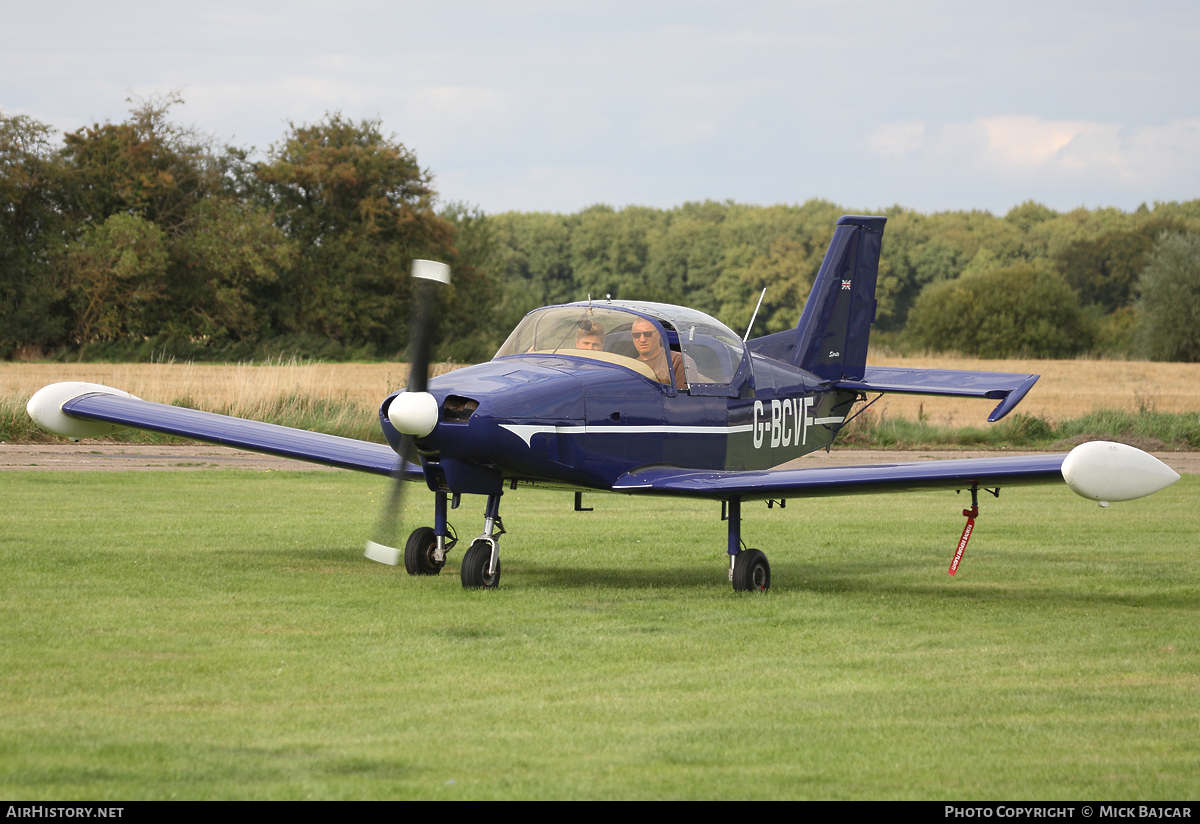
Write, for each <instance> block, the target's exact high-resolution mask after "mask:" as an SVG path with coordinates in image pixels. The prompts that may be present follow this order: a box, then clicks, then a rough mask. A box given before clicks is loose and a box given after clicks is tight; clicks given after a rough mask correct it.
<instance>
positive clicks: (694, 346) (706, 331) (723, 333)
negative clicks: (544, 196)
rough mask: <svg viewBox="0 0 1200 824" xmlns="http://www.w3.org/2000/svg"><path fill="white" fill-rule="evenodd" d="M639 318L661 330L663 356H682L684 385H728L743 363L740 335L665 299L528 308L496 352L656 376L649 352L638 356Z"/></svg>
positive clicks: (497, 353)
mask: <svg viewBox="0 0 1200 824" xmlns="http://www.w3.org/2000/svg"><path fill="white" fill-rule="evenodd" d="M639 320H641V321H649V322H650V323H652V324H653V325H654V327H655V330H656V331H657V332H658V333H659V334H658V337H659V340H658V341H656V345H657V346H661V347H664V349H663V353H662V354H663V355H664V356H665V358H668V359H669V358H671V357H672V355H671V354H670V353H672V352H679V353H681V355H682V356H683V364H684V373H685V374H684V376H678V375H677V376H676V380H677V381H678V382H679V383H680V384H681V385H680V386H679V387H678V388H679V389H681V390H682V389H688V388H691V387H692V386H695V385H711V384H728V383H730V382H731V381H732V380H733V378H734V375H735V374H736V372H737V370H738V367H739V365H740V364H741V363H742V358H743V346H742V341H741V339H740V338H738V336H737V335H736V334H734V332H733V331H732V330H730V329H729V328H728V327H727V326H725V325H724V324H723V323H721V322H719V321H717V320H714V319H713V318H710V317H709V316H708V315H706V314H704V313H703V312H697V311H695V310H694V309H687V308H684V307H681V306H669V305H666V304H661V303H634V302H625V301H622V302H612V303H609V302H607V301H606V302H604V303H602V304H601V303H573V304H569V305H566V306H549V307H546V308H545V309H538V310H535V311H533V312H530V313H529V314H528V315H526V316H525V319H524V320H522V321H521V323H520V324H519V325H518V326H517V328H516V329H514V330H513V332H512V334H511V335H509V336H508V340H506V341H505V342H504V345H503V346H501V347H500V350H499V351H498V352H496V357H497V358H501V357H505V356H506V355H523V354H555V355H567V356H571V357H579V358H588V359H591V360H601V361H605V362H607V363H614V364H617V365H619V366H624V367H625V368H627V369H632V370H633V371H635V372H637V373H639V374H641V375H644V376H646V377H650V378H651V379H656V378H655V377H654V374H655V373H654V371H653V370H652V369H651V368H650V367H649V366H648V365H647V361H648V360H650V359H651V358H650V356H645V355H644V356H643V357H642V358H639V352H638V349H637V347H636V346H635V343H634V339H633V331H634V330H633V325H634V323H635V322H637V321H639ZM643 326H644V323H643ZM653 354H654V353H651V355H653ZM681 377H682V378H685V381H686V385H683V384H684V382H685V381H681V380H680V378H681ZM657 379H658V380H662V378H661V377H660V378H657Z"/></svg>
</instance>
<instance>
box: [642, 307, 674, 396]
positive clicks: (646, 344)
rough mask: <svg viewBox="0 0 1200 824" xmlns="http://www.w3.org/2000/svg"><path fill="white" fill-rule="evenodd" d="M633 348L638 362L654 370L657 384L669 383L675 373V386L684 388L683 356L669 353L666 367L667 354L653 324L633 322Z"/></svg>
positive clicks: (660, 336)
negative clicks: (672, 373)
mask: <svg viewBox="0 0 1200 824" xmlns="http://www.w3.org/2000/svg"><path fill="white" fill-rule="evenodd" d="M633 346H634V348H635V349H637V353H638V360H640V361H641V362H642V363H644V364H646V365H647V366H649V367H650V368H651V369H652V370H654V376H655V377H656V378H658V382H659V383H666V384H670V383H671V372H674V373H675V385H676V386H679V387H683V386H686V385H687V384H685V383H684V382H683V369H684V367H683V355H681V354H679V353H678V352H671V360H670V362H669V363H670V365H669V366H668V361H667V354H666V352H665V351H664V350H663V345H662V335H660V334H658V330H657V329H655V328H654V324H653V323H651V322H650V321H648V320H646V319H645V318H638V319H637V320H635V321H634V322H633Z"/></svg>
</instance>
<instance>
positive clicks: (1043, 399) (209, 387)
mask: <svg viewBox="0 0 1200 824" xmlns="http://www.w3.org/2000/svg"><path fill="white" fill-rule="evenodd" d="M871 363H872V364H873V365H877V366H903V367H910V368H920V367H928V368H931V369H970V370H978V371H997V372H1022V373H1033V374H1039V375H1041V376H1042V378H1041V380H1039V381H1038V383H1037V385H1036V386H1034V388H1033V390H1032V391H1031V392H1030V393H1029V395H1028V396H1026V398H1025V400H1024V402H1022V404H1021V406H1020V411H1022V412H1024V413H1026V414H1028V415H1036V416H1038V417H1041V418H1045V419H1046V420H1048V421H1051V422H1057V421H1063V420H1069V419H1072V418H1077V417H1080V416H1082V415H1086V414H1087V413H1089V412H1093V411H1095V410H1099V409H1119V410H1126V411H1130V412H1136V411H1140V410H1152V411H1157V412H1173V413H1181V412H1197V411H1200V364H1194V363H1190V364H1189V363H1151V362H1147V361H1091V360H1010V361H997V360H979V359H971V358H954V357H935V356H930V357H920V358H900V357H873V358H872V359H871ZM454 368H456V366H452V365H447V364H437V365H435V366H434V374H442V373H444V372H447V371H450V370H452V369H454ZM67 380H77V381H88V382H91V383H101V384H105V385H107V386H114V387H117V388H119V389H124V390H125V391H127V392H131V393H133V394H134V395H137V396H138V397H141V398H144V399H145V400H150V401H158V402H160V403H171V402H174V401H179V400H182V399H187V400H189V401H190V403H192V404H195V405H196V406H198V407H200V408H204V409H219V410H223V411H227V412H228V413H230V414H235V415H241V416H246V417H255V416H256V412H258V411H259V410H261V409H263V408H265V407H268V406H270V405H271V404H272V402H274V401H277V400H278V399H279V398H280V397H281V396H290V395H296V396H302V397H314V398H322V399H328V400H335V401H346V402H349V403H351V404H354V405H356V406H360V407H362V408H363V409H365V410H369V411H370V412H372V413H373V412H374V410H375V409H376V408H377V406H378V404H379V402H380V401H381V400H382V399H383V398H384V397H385V396H386V395H387V394H388V393H389V392H391V391H393V390H395V389H398V388H400V387H403V386H404V385H405V383H406V382H407V380H408V367H407V365H406V364H402V363H309V362H303V361H285V362H281V363H278V362H277V363H270V364H259V365H213V364H190V363H184V364H178V363H173V364H172V363H161V364H150V363H143V364H105V363H81V364H70V363H40V364H39V363H32V364H31V363H0V395H3V396H5V397H8V398H14V397H16V398H21V397H24V398H28V397H29V396H30V395H32V394H33V393H34V392H36V391H37V390H38V389H39V388H41V387H42V386H45V385H46V384H48V383H53V382H55V381H67ZM993 406H994V404H993V403H992V402H990V401H981V400H969V399H938V398H930V397H917V396H904V395H888V396H886V397H884V398H883V399H882V400H880V401H879V402H878V403H876V404H875V407H874V409H875V410H877V411H878V413H879V414H881V415H882V417H884V418H906V419H908V420H917V419H918V418H919V417H922V416H923V417H924V418H925V420H927V421H928V422H929V423H931V424H935V425H942V426H953V427H961V426H980V425H983V424H984V423H985V422H986V420H987V416H988V413H989V412H990V411H991V410H992V408H993Z"/></svg>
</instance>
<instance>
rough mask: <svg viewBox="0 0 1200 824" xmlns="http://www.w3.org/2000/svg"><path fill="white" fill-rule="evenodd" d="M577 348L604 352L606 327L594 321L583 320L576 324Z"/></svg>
mask: <svg viewBox="0 0 1200 824" xmlns="http://www.w3.org/2000/svg"><path fill="white" fill-rule="evenodd" d="M575 348H576V349H594V350H597V351H599V350H602V349H603V348H604V327H603V326H601V325H600V324H598V323H596V321H594V320H581V321H579V323H577V324H576V329H575Z"/></svg>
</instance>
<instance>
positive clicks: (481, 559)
mask: <svg viewBox="0 0 1200 824" xmlns="http://www.w3.org/2000/svg"><path fill="white" fill-rule="evenodd" d="M503 534H504V523H503V522H502V521H501V520H500V495H488V500H487V508H486V509H485V510H484V517H483V534H482V535H480V536H479V537H478V538H476V539H475V540H474V541H472V542H471V548H470V549H468V550H467V552H466V554H465V555H463V559H462V570H461V572H460V575H461V577H462V585H463V588H464V589H495V588H496V587H497V586H499V585H500V536H501V535H503Z"/></svg>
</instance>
